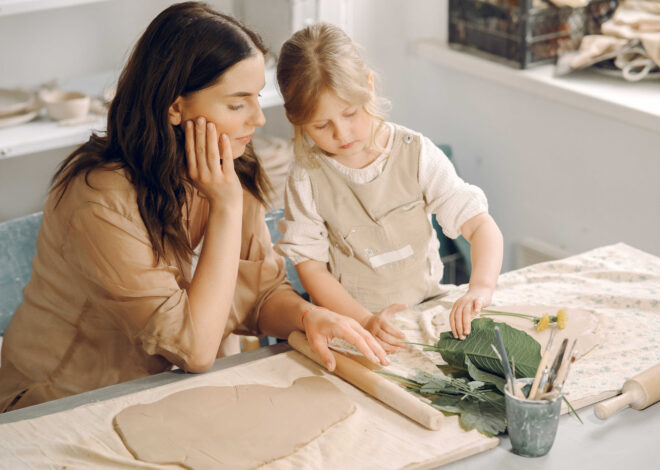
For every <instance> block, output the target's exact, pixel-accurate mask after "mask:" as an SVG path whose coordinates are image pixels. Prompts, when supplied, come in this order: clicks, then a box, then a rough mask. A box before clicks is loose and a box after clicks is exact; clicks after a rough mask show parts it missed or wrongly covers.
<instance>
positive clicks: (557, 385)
mask: <svg viewBox="0 0 660 470" xmlns="http://www.w3.org/2000/svg"><path fill="white" fill-rule="evenodd" d="M576 343H577V340H576V339H574V340H573V342H572V343H571V346H570V348H568V353H567V354H565V355H564V356H565V357H564V360H563V361H562V363H561V366H559V371H558V372H557V378H556V379H555V381H554V382H553V383H551V384H550V390H549V391H552V390H561V388H562V387H563V386H564V382H565V381H566V377H567V376H568V369H569V367H570V366H571V364H572V363H573V362H575V358H576V356H577V350H576V349H575V344H576Z"/></svg>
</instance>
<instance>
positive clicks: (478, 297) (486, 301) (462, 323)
mask: <svg viewBox="0 0 660 470" xmlns="http://www.w3.org/2000/svg"><path fill="white" fill-rule="evenodd" d="M492 297H493V289H492V288H490V287H480V286H470V288H469V289H468V291H467V292H466V293H465V295H464V296H463V297H461V298H460V299H458V300H457V301H456V302H454V306H453V307H452V308H451V312H449V326H450V327H451V332H452V333H453V335H454V338H460V339H465V337H466V336H467V335H469V334H470V324H471V323H472V319H473V318H474V317H476V316H477V315H479V313H480V312H481V309H482V308H484V307H487V306H488V305H490V302H491V300H492Z"/></svg>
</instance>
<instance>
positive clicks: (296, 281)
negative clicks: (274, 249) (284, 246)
mask: <svg viewBox="0 0 660 470" xmlns="http://www.w3.org/2000/svg"><path fill="white" fill-rule="evenodd" d="M282 217H284V209H282V208H279V209H273V210H270V211H268V212H266V224H267V225H268V230H269V231H270V240H271V241H272V242H273V243H275V242H276V241H277V240H279V239H280V238H281V237H282V232H280V229H279V227H278V226H277V222H279V220H280V219H281V218H282ZM285 260H286V278H287V279H288V280H289V282H290V283H291V285H293V288H294V289H295V290H296V291H298V293H299V294H305V289H304V288H303V286H302V284H301V283H300V278H299V277H298V272H297V271H296V267H295V266H294V265H293V264H292V263H291V261H289V258H286V259H285Z"/></svg>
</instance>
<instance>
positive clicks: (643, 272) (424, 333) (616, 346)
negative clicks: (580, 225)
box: [334, 243, 660, 408]
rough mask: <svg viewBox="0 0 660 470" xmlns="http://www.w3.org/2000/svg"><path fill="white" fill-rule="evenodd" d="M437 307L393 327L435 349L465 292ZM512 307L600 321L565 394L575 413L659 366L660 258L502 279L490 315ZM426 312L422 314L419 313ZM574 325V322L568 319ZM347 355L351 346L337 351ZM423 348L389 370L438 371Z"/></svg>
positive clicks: (540, 269) (551, 267) (643, 256)
mask: <svg viewBox="0 0 660 470" xmlns="http://www.w3.org/2000/svg"><path fill="white" fill-rule="evenodd" d="M447 287H448V288H449V292H448V294H447V295H446V296H445V297H443V298H442V299H441V301H440V302H437V301H436V302H434V304H435V305H427V306H423V305H422V306H418V307H416V309H411V310H407V311H405V312H402V313H400V314H398V315H397V316H396V317H395V319H394V323H395V325H396V326H397V327H399V328H400V329H401V330H402V331H403V332H404V333H405V334H406V337H407V339H408V341H410V342H419V343H424V344H432V343H434V342H435V341H437V339H438V335H439V332H438V331H436V328H435V326H434V324H435V323H434V321H433V320H434V318H435V317H436V316H437V315H448V314H449V308H448V307H447V305H451V302H453V301H455V300H456V299H458V298H459V297H460V296H461V295H463V294H464V293H465V291H466V289H467V285H462V286H447ZM506 304H529V305H539V304H545V305H557V306H565V307H570V308H579V309H584V310H587V311H590V312H592V313H593V314H594V316H595V317H596V318H597V319H598V328H597V333H598V336H599V337H600V342H599V344H598V345H597V346H596V347H595V348H593V349H592V350H591V351H589V352H588V353H587V354H586V355H585V356H584V357H581V358H580V359H579V360H578V361H576V362H575V364H573V365H572V367H571V371H570V374H569V376H568V379H567V382H566V385H565V387H564V392H565V393H566V396H567V397H568V399H569V400H570V401H571V403H572V404H573V406H575V407H578V408H579V407H583V406H586V405H589V404H591V403H594V402H597V401H600V400H602V399H604V398H607V397H609V396H612V395H615V394H616V393H618V391H619V390H620V389H621V387H622V385H623V383H624V382H625V381H626V380H627V379H629V378H631V377H633V376H634V375H637V374H638V373H640V372H642V371H644V370H646V369H648V368H649V367H651V366H653V365H655V364H657V363H660V258H658V257H657V256H653V255H651V254H648V253H645V252H643V251H640V250H637V249H635V248H632V247H630V246H628V245H625V244H623V243H618V244H615V245H609V246H604V247H601V248H597V249H595V250H591V251H588V252H586V253H582V254H579V255H576V256H571V257H569V258H565V259H561V260H557V261H551V262H546V263H539V264H535V265H532V266H528V267H526V268H522V269H518V270H515V271H511V272H508V273H504V274H502V275H501V276H500V278H499V281H498V283H497V288H496V290H495V293H494V296H493V303H492V306H491V308H494V309H496V307H497V305H506ZM420 307H421V308H420ZM569 321H570V318H569ZM334 345H335V346H337V347H338V348H340V349H345V350H348V349H349V348H347V347H346V345H345V344H341V343H339V342H336V343H334ZM421 349H422V348H421V347H419V346H413V347H412V348H411V349H409V350H406V351H400V352H398V353H396V354H392V355H391V356H390V360H391V362H392V364H391V365H390V366H388V367H387V368H386V369H387V370H389V371H391V372H393V373H397V374H403V375H409V374H411V373H413V371H414V369H415V368H420V369H423V370H429V371H434V370H437V369H436V367H435V364H439V363H442V362H443V361H442V358H441V357H440V355H439V354H437V353H431V352H423V351H422V350H421Z"/></svg>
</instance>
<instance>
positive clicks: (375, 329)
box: [362, 304, 408, 354]
mask: <svg viewBox="0 0 660 470" xmlns="http://www.w3.org/2000/svg"><path fill="white" fill-rule="evenodd" d="M406 308H408V307H406V306H405V305H403V304H392V305H390V306H388V307H385V308H384V309H383V310H381V311H380V312H378V313H376V314H374V315H371V316H370V317H369V318H368V319H367V320H366V321H365V322H363V323H362V326H363V327H364V329H365V330H367V331H368V332H370V333H371V334H372V335H373V336H374V338H376V340H377V341H378V342H379V343H380V345H381V346H382V347H383V349H384V350H385V352H387V353H388V354H389V353H393V352H396V351H398V350H399V349H401V347H402V346H401V344H400V342H401V341H405V340H406V336H405V335H404V334H403V333H402V332H401V331H400V330H399V329H398V328H396V327H395V326H394V325H392V323H391V322H390V320H391V319H392V316H393V315H394V314H395V313H396V312H401V311H403V310H405V309H406Z"/></svg>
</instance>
